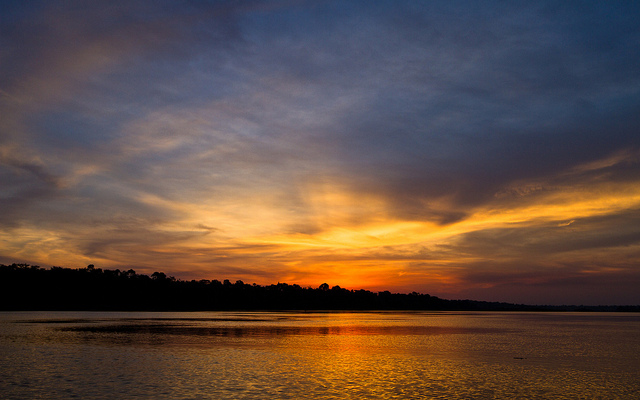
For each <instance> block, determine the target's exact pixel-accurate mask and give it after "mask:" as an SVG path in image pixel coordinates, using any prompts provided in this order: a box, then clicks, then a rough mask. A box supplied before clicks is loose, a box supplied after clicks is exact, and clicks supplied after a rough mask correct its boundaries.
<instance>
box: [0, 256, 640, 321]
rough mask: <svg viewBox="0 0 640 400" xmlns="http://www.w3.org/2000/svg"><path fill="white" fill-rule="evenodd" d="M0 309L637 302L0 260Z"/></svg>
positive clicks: (504, 306)
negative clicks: (492, 296)
mask: <svg viewBox="0 0 640 400" xmlns="http://www.w3.org/2000/svg"><path fill="white" fill-rule="evenodd" d="M0 310H1V311H291V310H299V311H314V312H321V311H326V312H336V311H572V312H577V311H579V312H640V306H638V305H601V306H583V305H579V306H576V305H562V306H552V305H526V304H511V303H501V302H486V301H477V300H445V299H441V298H438V297H435V296H430V295H428V294H422V293H416V292H413V293H409V294H403V293H391V292H389V291H383V292H377V293H375V292H370V291H368V290H362V289H360V290H348V289H343V288H340V287H339V286H334V287H332V288H330V287H329V285H328V284H322V285H320V287H318V288H303V287H301V286H299V285H295V284H294V285H289V284H287V283H278V284H274V285H268V286H260V285H256V284H245V283H244V282H242V281H236V282H235V283H231V282H230V281H229V280H224V281H223V282H220V281H218V280H211V281H210V280H191V281H183V280H179V279H175V278H173V277H167V276H166V274H164V273H162V272H154V273H153V274H152V275H151V276H148V275H144V274H137V273H136V272H135V271H133V270H129V271H120V270H102V269H100V268H95V267H93V265H89V266H88V267H87V268H79V269H70V268H62V267H52V268H51V269H46V268H42V267H39V266H35V265H34V266H32V265H28V264H11V265H3V264H0Z"/></svg>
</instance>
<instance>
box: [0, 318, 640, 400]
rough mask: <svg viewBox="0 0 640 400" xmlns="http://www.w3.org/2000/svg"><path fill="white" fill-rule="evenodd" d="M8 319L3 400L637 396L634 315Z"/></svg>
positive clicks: (2, 326)
mask: <svg viewBox="0 0 640 400" xmlns="http://www.w3.org/2000/svg"><path fill="white" fill-rule="evenodd" d="M185 315H186V316H185ZM0 317H2V315H0ZM5 317H6V316H5ZM15 320H16V318H15V317H14V322H7V321H6V318H5V319H2V318H0V393H2V394H3V398H8V399H10V398H16V399H17V398H37V397H46V398H54V399H57V398H59V399H62V398H69V397H74V396H75V397H80V398H104V397H109V398H135V397H144V398H172V399H173V398H178V399H179V398H185V399H186V398H256V399H263V398H291V399H297V398H313V399H316V398H336V399H337V398H341V399H342V398H358V399H360V398H449V399H450V398H541V399H542V398H640V396H639V394H640V379H639V377H638V372H637V371H638V370H639V368H638V367H640V365H639V361H638V355H639V354H640V337H639V335H638V334H637V332H638V331H640V316H638V315H636V316H635V317H634V316H633V315H630V314H629V315H627V316H626V317H625V318H622V317H619V315H605V316H602V315H600V316H598V315H591V316H584V315H582V316H581V315H573V314H563V315H560V314H557V315H551V314H535V313H529V314H519V313H501V314H498V313H486V314H480V313H470V314H463V313H343V314H321V313H315V314H295V313H288V314H287V313H158V314H150V315H149V314H144V315H141V314H137V313H127V314H124V315H117V314H106V313H78V314H77V315H75V319H74V318H73V314H72V318H70V319H57V320H56V319H54V318H51V315H50V314H31V315H30V316H29V317H28V318H22V319H20V318H17V320H18V321H17V322H16V321H15Z"/></svg>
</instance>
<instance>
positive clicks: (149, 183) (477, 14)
mask: <svg viewBox="0 0 640 400" xmlns="http://www.w3.org/2000/svg"><path fill="white" fill-rule="evenodd" d="M638 11H640V10H638V6H637V5H636V4H619V3H616V4H604V3H603V4H599V3H590V4H586V5H584V6H583V7H580V9H579V10H577V9H576V8H575V7H574V6H572V5H566V4H556V3H552V2H542V3H536V4H515V3H514V4H503V3H492V2H489V3H483V4H477V3H473V2H471V3H455V4H454V3H448V2H431V3H420V4H418V3H415V2H385V1H383V2H376V3H375V4H371V3H370V2H350V3H349V4H345V3H341V2H332V1H328V2H305V1H302V2H281V3H272V2H260V1H249V2H234V3H232V4H231V3H229V4H227V3H224V4H223V3H220V4H218V3H215V4H213V3H206V2H190V3H188V4H181V5H179V6H178V5H176V4H175V3H172V2H164V1H160V2H146V1H143V2H136V3H130V2H120V1H117V2H111V3H109V4H102V5H93V4H85V3H83V2H73V1H72V2H30V3H29V4H8V5H3V12H1V13H0V23H1V25H2V26H3V29H2V31H1V32H0V47H2V48H3V50H4V51H3V52H2V54H0V113H2V115H3V116H4V118H2V121H0V149H2V153H0V154H1V156H0V157H1V158H0V162H1V163H0V183H1V184H2V196H1V197H0V199H1V200H0V201H2V205H3V209H6V210H9V211H8V212H5V213H3V214H2V216H0V223H1V224H2V225H3V226H4V227H6V228H7V229H8V232H9V231H10V233H8V234H7V235H9V236H5V242H4V243H6V246H5V248H6V249H9V250H5V251H4V252H3V254H2V256H5V257H6V256H7V255H9V256H15V257H20V259H22V260H49V261H51V262H54V261H55V263H56V264H65V262H64V260H71V261H70V262H74V263H75V262H77V263H85V262H87V261H91V259H92V258H95V259H97V260H99V261H100V262H104V263H106V264H108V263H113V264H115V265H124V264H126V263H127V257H129V258H130V262H131V263H132V265H133V264H135V265H136V266H138V267H139V268H145V269H146V268H149V269H151V268H153V267H152V265H154V263H157V262H158V260H163V261H164V262H166V263H167V264H170V265H172V268H175V272H174V273H172V274H174V275H179V273H183V274H185V276H192V275H193V274H195V273H196V272H193V271H197V272H198V273H200V272H202V273H208V274H210V275H208V276H207V277H212V276H213V275H215V274H216V273H227V272H228V273H233V274H237V277H234V278H236V279H245V280H247V278H246V277H252V278H255V279H263V280H265V281H266V280H268V279H273V280H284V278H287V279H291V280H295V281H296V282H300V283H304V282H309V283H310V284H312V283H313V284H314V285H315V283H314V282H313V280H314V279H317V280H323V281H325V280H329V278H331V277H332V276H335V277H336V279H340V280H341V281H340V282H335V283H336V284H340V285H341V286H347V285H346V284H345V283H349V282H353V283H354V284H360V283H363V284H364V283H366V284H367V285H368V287H370V288H374V287H377V286H376V285H379V284H382V283H385V282H390V283H389V284H394V285H396V287H398V288H406V289H407V290H409V291H411V290H414V289H413V286H411V285H412V284H416V285H418V284H419V285H422V286H420V287H422V288H426V289H429V288H431V289H434V290H435V289H437V290H441V291H442V293H454V292H455V287H456V285H458V288H459V290H458V292H457V293H463V291H462V290H463V289H464V290H467V292H464V293H475V292H472V291H473V290H480V289H478V288H481V289H482V288H483V286H482V285H485V284H487V282H481V280H479V278H478V279H477V280H476V278H473V277H471V275H472V274H470V275H465V273H466V272H465V271H467V272H468V271H472V270H473V269H474V268H475V269H477V271H478V273H479V274H480V275H482V272H483V271H484V272H486V273H487V274H486V275H485V276H488V277H490V279H495V285H494V287H496V288H500V290H505V291H507V290H508V289H506V287H507V286H508V284H509V282H516V281H514V280H510V279H512V278H513V279H516V278H517V277H516V278H514V276H515V275H513V274H514V272H513V271H512V270H511V269H510V268H512V267H510V266H513V265H523V264H526V263H522V262H520V263H518V262H519V261H522V260H530V259H531V260H536V262H535V263H534V262H532V263H530V267H531V270H532V271H535V270H536V269H539V270H544V271H549V274H548V277H549V279H548V280H546V281H545V282H561V281H562V279H564V278H562V277H568V278H567V279H569V278H570V277H571V276H577V277H580V276H582V275H580V273H577V272H576V271H578V270H577V269H576V268H578V262H577V261H576V260H579V261H582V262H585V263H588V262H589V259H590V257H591V259H592V260H593V259H595V258H598V257H601V258H598V260H600V261H598V262H599V263H600V264H598V265H600V266H601V269H600V270H599V271H601V273H602V274H607V272H606V269H605V266H606V265H607V263H609V264H610V265H612V266H614V267H615V268H618V267H619V266H620V265H621V264H619V263H616V262H615V260H614V261H607V259H608V258H609V257H612V256H611V255H612V254H613V253H615V252H621V254H622V257H623V258H624V259H625V260H633V259H634V257H635V254H636V253H635V251H636V250H635V248H636V246H637V240H638V236H637V230H636V229H635V228H634V225H633V224H634V223H636V222H637V221H636V220H637V215H636V211H634V210H637V209H638V208H639V207H640V201H639V197H638V196H639V193H638V190H637V187H638V179H639V178H640V176H639V172H640V168H639V165H640V164H638V152H639V151H640V150H639V149H640V141H639V136H638V135H637V132H638V128H640V119H639V118H638V115H640V96H639V92H638V89H637V88H638V87H640V78H638V74H637V73H636V71H635V66H637V65H638V64H639V63H640V53H638V52H637V51H635V48H636V47H637V46H636V43H637V42H638V39H640V32H639V30H638V28H637V21H636V18H635V16H636V15H638ZM63 249H64V250H63ZM94 261H95V260H94ZM625 262H626V261H625ZM87 263H89V262H87ZM491 263H495V264H491ZM491 265H495V274H493V273H492V272H491V271H493V270H494V269H493V267H491ZM594 265H595V264H594ZM563 266H566V271H565V270H564V269H563V268H565V267H563ZM500 271H503V272H504V276H505V277H506V278H505V279H506V281H504V282H503V281H501V280H500V277H499V275H500ZM552 271H556V272H557V273H558V279H557V280H555V281H554V280H552V279H551V278H552V275H553V272H552ZM563 271H565V272H566V274H565V272H563ZM571 271H573V272H576V274H573V275H572V273H573V272H571ZM627 271H628V270H627ZM490 272H491V273H490ZM525 272H526V273H529V272H528V271H525ZM170 273H171V272H170ZM522 273H524V272H522ZM628 273H629V274H631V275H633V273H632V272H629V271H628ZM531 274H534V272H531ZM516 275H517V274H516ZM525 275H526V274H525ZM243 276H244V277H245V278H243ZM474 276H475V275H474ZM607 276H609V277H611V279H612V280H611V282H614V281H615V279H614V278H613V277H621V276H623V275H621V273H618V272H615V271H613V272H610V275H607ZM561 278H562V279H561ZM523 279H524V278H523ZM576 279H578V278H576ZM616 279H617V278H616ZM516 280H517V279H516ZM430 281H432V282H437V283H438V284H437V285H436V284H434V285H431V286H430V284H429V282H430ZM587 281H588V282H591V284H594V282H595V281H590V280H585V281H584V282H587ZM522 282H524V283H522V285H525V286H526V285H529V286H527V287H533V286H534V285H533V284H531V285H530V284H529V283H527V281H526V279H524V280H522ZM264 283H267V282H264ZM551 284H552V283H549V285H551ZM438 285H440V286H438ZM558 285H559V284H558ZM585 285H586V283H585ZM576 287H578V286H576ZM485 289H486V290H489V289H487V288H485ZM482 290H484V289H482ZM576 290H578V289H576ZM477 293H480V292H477ZM505 293H506V292H505ZM514 293H515V292H514ZM531 293H533V292H531ZM576 293H577V292H576ZM532 296H533V294H532Z"/></svg>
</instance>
